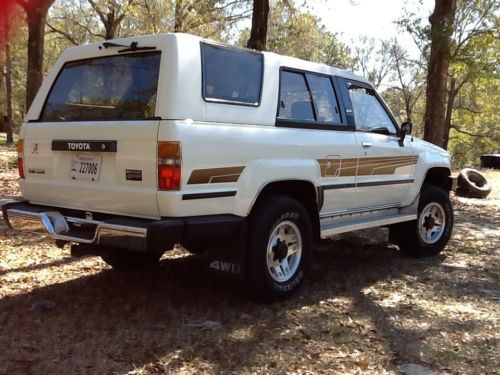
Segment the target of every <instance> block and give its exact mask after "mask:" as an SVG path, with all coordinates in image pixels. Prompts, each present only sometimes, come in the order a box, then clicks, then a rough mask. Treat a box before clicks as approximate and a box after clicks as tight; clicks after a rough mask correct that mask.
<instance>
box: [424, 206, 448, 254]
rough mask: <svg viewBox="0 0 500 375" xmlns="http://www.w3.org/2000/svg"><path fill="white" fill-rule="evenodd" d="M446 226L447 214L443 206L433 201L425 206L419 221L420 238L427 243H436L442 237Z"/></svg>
mask: <svg viewBox="0 0 500 375" xmlns="http://www.w3.org/2000/svg"><path fill="white" fill-rule="evenodd" d="M445 227H446V215H445V212H444V208H443V206H441V205H440V204H439V203H436V202H431V203H429V204H428V205H427V206H425V207H424V209H423V210H422V212H421V214H420V219H419V221H418V232H419V234H420V238H421V239H422V241H424V242H425V243H426V244H434V243H436V242H438V241H439V239H440V238H441V237H442V235H443V233H444V230H445Z"/></svg>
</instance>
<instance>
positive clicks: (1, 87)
mask: <svg viewBox="0 0 500 375" xmlns="http://www.w3.org/2000/svg"><path fill="white" fill-rule="evenodd" d="M417 1H418V0H417ZM2 2H3V4H1V5H2V6H1V7H0V12H1V13H0V16H2V15H3V17H0V34H1V37H0V41H1V46H0V73H1V77H0V78H1V79H0V130H3V131H7V133H9V132H10V129H12V131H13V133H15V132H17V131H18V130H19V127H20V125H21V123H22V118H23V116H24V114H25V113H26V110H27V108H28V107H29V104H30V103H31V101H32V100H33V97H34V95H35V94H36V91H37V90H38V87H39V85H40V83H41V80H42V79H43V75H45V74H46V73H47V71H48V69H50V67H51V66H52V65H53V63H54V62H55V61H56V59H57V58H58V56H59V55H60V54H61V53H62V51H63V50H64V49H66V48H68V47H72V46H76V45H82V44H87V43H92V42H99V41H102V40H105V39H113V38H118V37H124V36H130V35H143V34H157V33H165V32H185V33H191V34H195V35H199V36H202V37H206V38H209V39H213V40H217V41H221V42H225V43H229V44H232V45H238V46H250V47H252V48H256V49H261V50H268V51H272V52H276V53H279V54H284V55H289V56H295V57H298V58H302V59H306V60H310V61H315V62H319V63H325V64H328V65H333V66H337V67H340V68H343V69H348V70H352V71H354V72H356V73H358V74H361V75H363V76H365V77H367V78H368V79H369V80H370V81H372V83H373V84H374V86H375V87H376V88H377V89H378V90H379V91H380V92H381V94H382V96H383V98H384V100H385V101H386V102H387V103H388V105H389V107H390V108H391V109H392V111H393V113H394V114H395V116H396V118H397V119H398V121H399V122H400V123H401V122H403V121H411V122H412V123H413V124H414V134H415V135H417V136H419V137H424V138H425V139H427V140H430V141H431V142H433V143H435V144H438V145H440V146H442V147H444V148H447V149H448V150H449V151H450V152H451V154H452V156H453V162H454V166H455V167H457V168H458V167H463V166H465V165H478V164H479V156H480V155H481V154H483V153H487V152H491V151H492V150H494V149H497V148H500V129H499V127H498V123H499V117H500V116H499V106H498V103H500V100H499V99H500V98H499V79H498V78H499V69H498V68H499V61H500V58H499V57H500V45H499V40H500V38H499V9H500V5H499V3H498V2H497V1H495V0H444V1H440V0H437V1H436V4H435V8H434V10H433V13H432V14H429V15H428V16H429V17H427V16H422V14H421V13H420V12H416V11H414V10H412V7H410V6H409V5H408V3H406V2H403V1H402V2H401V3H402V8H401V16H400V18H399V19H398V20H397V21H396V22H397V29H398V32H399V33H406V34H408V35H409V36H410V37H411V40H412V41H413V43H414V46H409V45H401V42H400V41H399V40H398V39H397V38H396V35H394V38H389V39H384V40H381V39H375V38H370V37H362V38H360V39H359V40H357V41H354V43H351V42H347V41H345V40H344V38H343V36H342V35H341V34H336V33H332V32H331V31H329V30H328V28H327V27H326V26H325V24H324V23H323V21H322V19H320V18H319V17H318V16H316V15H315V14H314V13H313V12H311V9H312V7H314V6H315V5H317V4H316V3H325V4H326V3H327V0H316V1H312V0H306V1H303V0H300V1H299V0H295V1H294V0H254V1H250V0H208V1H193V0H55V1H54V0H2ZM313 3H314V4H313ZM351 5H352V6H353V7H356V1H354V0H353V1H351ZM7 8H8V9H7ZM332 9H334V7H332ZM381 11H383V9H381ZM7 15H8V16H7ZM374 16H375V15H374ZM415 47H416V48H415ZM410 50H411V51H410ZM415 51H417V52H416V53H415ZM11 140H13V138H11V137H9V134H7V142H9V141H11Z"/></svg>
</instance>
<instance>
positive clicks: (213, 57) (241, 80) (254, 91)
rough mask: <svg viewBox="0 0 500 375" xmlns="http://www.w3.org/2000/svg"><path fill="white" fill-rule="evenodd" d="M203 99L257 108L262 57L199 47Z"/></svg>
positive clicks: (254, 54) (211, 46)
mask: <svg viewBox="0 0 500 375" xmlns="http://www.w3.org/2000/svg"><path fill="white" fill-rule="evenodd" d="M201 57H202V69H203V98H204V99H205V100H207V101H211V102H222V103H232V104H241V105H252V106H257V105H259V102H260V93H261V86H262V73H263V57H262V54H261V53H258V52H253V51H245V50H238V49H235V48H227V47H221V46H215V45H211V44H206V43H201Z"/></svg>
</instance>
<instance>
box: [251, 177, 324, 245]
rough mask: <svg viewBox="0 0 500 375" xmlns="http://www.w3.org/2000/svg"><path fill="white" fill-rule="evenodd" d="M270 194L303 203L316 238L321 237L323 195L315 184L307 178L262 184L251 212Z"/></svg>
mask: <svg viewBox="0 0 500 375" xmlns="http://www.w3.org/2000/svg"><path fill="white" fill-rule="evenodd" d="M270 195H281V196H286V197H290V198H292V199H295V200H297V201H298V202H299V203H301V204H302V205H303V206H304V208H305V209H306V211H307V213H308V214H309V217H310V219H311V221H312V224H313V233H314V237H315V238H319V209H320V206H321V205H322V204H323V202H322V196H321V194H319V192H318V191H317V190H316V187H315V186H314V184H313V183H312V182H310V181H307V180H279V181H272V182H269V183H267V184H266V185H264V186H262V188H261V189H260V191H259V193H258V194H257V197H256V199H255V200H254V202H253V204H252V206H251V207H250V210H249V211H250V214H251V213H252V211H253V210H254V208H255V207H256V206H257V204H258V203H259V202H260V201H262V200H263V199H265V198H266V197H268V196H270Z"/></svg>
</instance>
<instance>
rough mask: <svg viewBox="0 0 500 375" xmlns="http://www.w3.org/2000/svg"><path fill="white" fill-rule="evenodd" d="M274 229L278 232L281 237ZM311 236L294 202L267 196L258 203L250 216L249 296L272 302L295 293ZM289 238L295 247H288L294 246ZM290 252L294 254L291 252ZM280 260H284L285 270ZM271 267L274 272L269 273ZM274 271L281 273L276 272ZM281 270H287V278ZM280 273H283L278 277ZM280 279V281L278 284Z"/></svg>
mask: <svg viewBox="0 0 500 375" xmlns="http://www.w3.org/2000/svg"><path fill="white" fill-rule="evenodd" d="M275 230H278V231H279V230H282V233H283V237H282V238H281V236H282V235H281V234H280V233H279V232H275ZM297 233H299V235H300V237H299V235H297ZM312 233H313V232H312V225H311V220H310V217H309V215H308V213H307V211H306V209H305V208H304V207H303V206H302V205H301V204H300V203H299V202H297V201H296V200H294V199H292V198H289V197H284V196H269V197H267V198H265V199H263V200H262V201H260V202H258V203H257V206H256V207H255V208H254V210H253V211H252V214H251V216H250V231H249V236H250V238H249V246H248V252H247V269H246V284H247V288H248V291H249V293H250V294H251V295H253V296H255V297H257V298H260V299H264V300H274V299H282V298H286V297H288V296H290V295H291V294H293V293H294V292H295V291H297V289H298V288H299V286H300V285H301V284H302V281H303V280H304V276H305V274H306V271H307V268H308V264H309V258H310V254H311V249H312ZM271 238H273V239H274V238H275V239H276V244H275V246H273V248H274V250H271V249H272V248H271V246H272V244H271V243H270V241H271ZM293 239H296V240H297V241H296V243H297V246H295V247H294V246H293V245H292V246H290V245H289V244H294V243H295V242H294V241H293ZM288 240H290V242H287V241H288ZM299 248H300V252H299V250H298V249H299ZM294 251H296V252H295V253H292V252H294ZM270 254H272V255H270ZM299 254H300V255H299ZM268 258H269V260H268ZM280 259H281V260H280ZM283 259H286V265H288V267H289V268H288V269H287V268H286V266H285V265H284V264H285V263H284V262H283ZM288 260H290V263H288ZM268 262H270V263H271V264H274V263H275V264H276V266H271V265H269V264H270V263H268ZM273 262H274V263H273ZM271 267H273V270H274V271H271ZM282 267H284V268H282ZM277 269H280V270H281V271H279V270H278V271H276V270H277ZM285 271H289V272H288V275H286V273H287V272H285ZM280 272H283V274H281V275H278V273H280ZM280 278H281V279H283V280H282V281H280Z"/></svg>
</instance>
